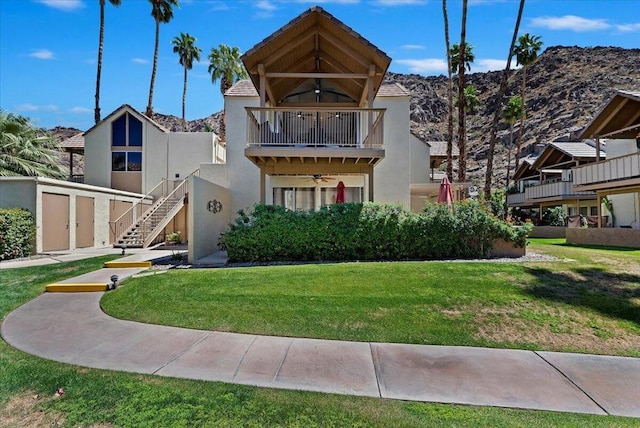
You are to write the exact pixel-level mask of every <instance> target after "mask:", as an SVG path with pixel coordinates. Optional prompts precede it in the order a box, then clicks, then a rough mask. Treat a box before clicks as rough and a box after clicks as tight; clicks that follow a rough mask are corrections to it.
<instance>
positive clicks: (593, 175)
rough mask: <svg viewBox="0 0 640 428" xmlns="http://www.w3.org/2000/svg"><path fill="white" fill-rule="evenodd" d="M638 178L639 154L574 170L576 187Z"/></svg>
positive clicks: (639, 174)
mask: <svg viewBox="0 0 640 428" xmlns="http://www.w3.org/2000/svg"><path fill="white" fill-rule="evenodd" d="M639 177H640V152H638V153H632V154H630V155H626V156H621V157H619V158H613V159H608V160H606V161H602V162H597V163H592V164H589V165H585V166H580V167H577V168H574V171H573V181H574V184H575V185H576V186H586V185H589V184H595V183H606V182H609V181H616V180H625V179H630V178H639Z"/></svg>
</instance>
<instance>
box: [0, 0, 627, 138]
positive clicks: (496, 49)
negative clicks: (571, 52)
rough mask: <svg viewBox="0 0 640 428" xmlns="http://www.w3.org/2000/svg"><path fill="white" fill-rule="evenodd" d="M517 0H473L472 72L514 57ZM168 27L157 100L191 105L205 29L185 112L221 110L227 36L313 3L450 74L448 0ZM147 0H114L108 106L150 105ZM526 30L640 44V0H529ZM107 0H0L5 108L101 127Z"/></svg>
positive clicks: (266, 12)
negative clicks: (215, 75)
mask: <svg viewBox="0 0 640 428" xmlns="http://www.w3.org/2000/svg"><path fill="white" fill-rule="evenodd" d="M447 3H448V9H449V20H450V33H451V40H452V43H453V42H455V41H456V40H458V39H459V36H460V19H461V8H462V1H461V0H449V1H448V2H447ZM518 3H519V2H518V1H517V0H469V9H468V18H467V19H468V21H467V39H468V40H469V41H470V42H471V44H472V45H474V52H475V54H476V63H475V64H474V66H473V69H472V71H486V70H489V69H499V68H502V67H503V66H504V63H505V61H506V53H507V50H508V47H509V46H508V45H509V42H510V38H511V33H512V28H513V25H514V22H515V17H516V14H517V9H518ZM180 4H181V8H180V9H178V10H175V12H174V19H173V20H172V21H171V22H170V23H169V24H164V25H161V28H160V53H159V62H158V71H157V77H156V84H155V90H154V102H153V104H154V110H155V111H156V112H160V113H164V114H174V115H176V116H179V115H181V101H182V78H183V72H182V68H181V66H180V65H179V64H178V58H177V55H176V54H174V53H173V52H172V45H171V40H172V39H173V37H175V36H177V35H178V34H179V33H180V32H185V33H189V34H191V35H193V36H195V37H196V38H197V46H199V47H200V48H202V50H203V61H202V62H201V64H196V65H195V66H194V68H193V70H191V71H190V72H189V83H188V85H189V86H188V92H187V119H189V120H192V119H198V118H203V117H206V116H208V115H210V114H212V113H214V112H216V111H218V110H221V109H222V105H223V100H222V96H221V95H220V90H219V87H218V86H217V85H212V84H211V79H210V76H209V75H208V73H207V65H208V63H207V59H206V56H207V54H208V53H209V51H210V50H211V48H212V47H214V46H218V45H219V44H220V43H225V44H228V45H231V46H238V47H239V48H240V50H241V51H242V52H244V51H246V50H248V49H250V48H251V47H252V46H254V45H255V44H256V43H258V42H260V41H261V40H262V39H263V38H265V37H267V36H268V35H269V34H271V33H272V32H273V31H275V30H276V29H278V28H280V27H281V26H282V25H284V24H286V23H287V22H289V21H290V20H291V19H293V18H294V17H296V16H297V15H299V14H300V13H302V12H303V11H304V10H306V9H307V8H309V7H310V6H312V5H314V4H319V5H321V6H322V7H324V8H325V10H327V11H328V12H330V13H331V14H333V15H334V16H335V17H336V18H338V19H340V20H342V21H343V22H344V23H346V24H347V25H349V26H350V27H352V28H353V29H354V30H356V31H357V32H359V33H360V34H362V35H363V36H364V37H365V38H367V39H368V40H370V41H371V42H372V43H373V44H375V45H376V46H378V47H379V48H380V49H382V50H383V51H385V52H386V53H387V54H388V55H389V56H390V57H391V58H392V59H393V61H392V63H391V67H390V71H393V72H399V73H419V74H422V75H438V74H444V73H445V71H446V56H445V50H444V31H443V23H442V2H441V1H440V0H325V1H321V0H316V1H306V0H181V1H180ZM150 11H151V6H150V4H149V3H148V1H147V0H122V5H121V6H120V7H118V8H115V7H113V6H112V5H111V4H109V3H108V2H107V5H106V19H105V20H106V23H105V42H104V58H103V69H102V84H101V87H102V89H101V103H100V104H101V109H102V116H103V117H104V116H106V115H107V114H108V113H110V112H111V111H113V110H114V109H115V108H117V107H118V106H120V105H121V104H124V103H128V104H131V105H133V106H134V107H136V108H138V109H139V110H142V111H144V109H145V107H146V103H147V98H148V93H149V81H150V78H151V67H152V61H153V46H154V21H153V19H152V18H151V16H150ZM520 29H521V31H520V33H525V32H530V33H532V34H536V35H540V36H541V37H542V40H543V42H544V44H545V45H544V46H545V47H547V46H554V45H565V46H568V45H571V46H572V45H578V46H620V47H625V48H638V47H640V13H639V9H638V1H637V0H528V1H527V3H526V5H525V10H524V16H523V21H522V24H521V27H520ZM98 30H99V7H98V0H0V108H1V109H3V110H5V111H10V112H14V113H19V114H22V115H25V116H28V117H30V118H32V119H33V120H34V122H36V123H37V124H38V125H39V126H42V127H46V128H49V127H53V126H56V125H61V126H71V127H76V128H79V129H83V130H86V129H88V128H89V127H91V126H92V125H93V108H94V103H95V100H94V95H95V79H96V62H97V50H98Z"/></svg>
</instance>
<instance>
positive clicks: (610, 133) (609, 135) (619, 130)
mask: <svg viewBox="0 0 640 428" xmlns="http://www.w3.org/2000/svg"><path fill="white" fill-rule="evenodd" d="M637 128H640V123H636V124H635V125H631V126H627V127H626V128H622V129H618V130H616V131H611V132H609V133H607V134H601V135H598V137H600V138H606V137H611V136H613V135H616V134H621V133H623V132H626V131H631V130H633V129H637Z"/></svg>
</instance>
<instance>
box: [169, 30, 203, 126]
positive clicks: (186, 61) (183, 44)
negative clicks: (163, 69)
mask: <svg viewBox="0 0 640 428" xmlns="http://www.w3.org/2000/svg"><path fill="white" fill-rule="evenodd" d="M171 43H173V52H174V53H177V54H178V56H179V57H180V60H179V62H180V65H181V66H182V67H184V87H183V89H182V130H183V131H186V130H187V121H186V120H185V118H184V116H185V114H184V110H185V104H186V101H187V70H191V68H193V61H194V60H196V61H200V53H201V52H202V49H200V48H199V47H197V46H196V45H195V43H196V38H195V37H192V36H191V35H189V33H187V34H185V33H180V37H174V38H173V40H172V41H171Z"/></svg>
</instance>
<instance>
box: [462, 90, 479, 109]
mask: <svg viewBox="0 0 640 428" xmlns="http://www.w3.org/2000/svg"><path fill="white" fill-rule="evenodd" d="M463 97H464V108H465V110H466V111H468V112H469V113H471V114H473V113H475V112H476V109H477V108H478V106H479V105H480V100H479V99H478V90H477V89H476V88H475V86H473V85H467V87H466V88H464V92H463Z"/></svg>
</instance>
